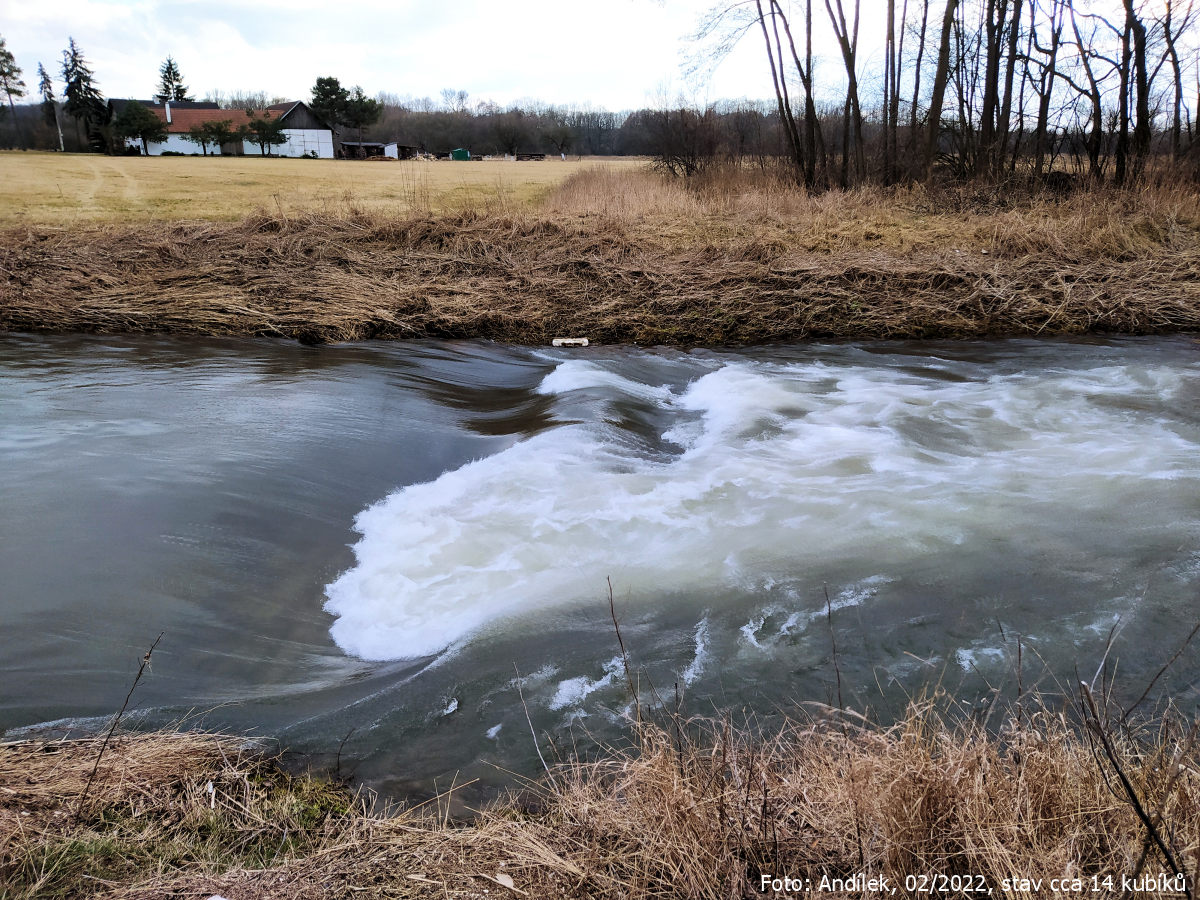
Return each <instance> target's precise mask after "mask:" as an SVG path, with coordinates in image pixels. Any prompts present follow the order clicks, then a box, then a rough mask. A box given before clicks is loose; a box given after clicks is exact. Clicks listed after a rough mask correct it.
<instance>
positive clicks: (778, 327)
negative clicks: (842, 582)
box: [0, 169, 1200, 344]
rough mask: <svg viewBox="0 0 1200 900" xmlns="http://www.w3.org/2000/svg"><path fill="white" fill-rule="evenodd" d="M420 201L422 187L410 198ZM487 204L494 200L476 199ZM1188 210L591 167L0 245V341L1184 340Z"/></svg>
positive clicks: (19, 235)
mask: <svg viewBox="0 0 1200 900" xmlns="http://www.w3.org/2000/svg"><path fill="white" fill-rule="evenodd" d="M412 190H413V191H414V202H418V201H419V200H420V196H419V195H420V191H421V187H420V185H414V186H413V187H412ZM489 196H492V195H490V194H489ZM1198 225H1200V195H1197V193H1196V192H1195V191H1193V190H1190V189H1184V188H1182V187H1164V186H1158V187H1150V188H1146V189H1145V190H1142V191H1138V192H1132V191H1114V190H1089V191H1080V192H1077V193H1075V194H1071V195H1069V196H1066V197H1057V196H1050V195H1046V194H1039V193H1036V192H1027V193H1026V194H1025V195H1017V194H1014V193H1011V192H1010V193H997V192H996V191H994V190H992V189H990V188H989V189H986V190H974V189H968V188H956V189H953V190H951V189H946V190H941V191H939V192H938V193H936V194H929V193H926V192H924V191H923V190H922V189H920V188H911V189H896V190H891V191H884V190H881V189H871V190H868V189H864V190H860V191H855V192H849V193H838V192H828V193H825V194H821V195H808V194H805V193H804V192H803V191H801V190H799V189H797V188H795V187H792V186H789V185H787V184H785V183H784V182H782V181H780V180H778V179H776V178H773V177H771V176H769V175H760V176H755V175H752V174H750V173H747V172H745V171H740V172H736V173H734V174H732V175H725V176H721V177H718V176H717V175H714V176H712V177H710V178H709V179H707V180H699V181H694V182H693V183H692V184H691V185H690V186H689V185H684V184H683V183H681V182H674V181H670V180H667V179H664V178H662V177H660V176H657V175H654V174H652V173H649V172H641V171H626V172H621V173H616V172H613V171H610V170H605V169H594V170H586V171H583V172H580V173H578V174H577V175H575V176H574V177H572V178H569V179H567V180H566V181H565V182H564V183H563V185H562V186H561V187H560V188H558V189H557V190H556V191H554V192H553V193H552V194H551V195H550V196H549V197H548V198H547V199H546V200H545V203H544V206H543V208H542V209H540V210H537V211H530V210H529V209H528V208H527V207H524V206H514V205H513V204H510V203H508V202H507V201H505V200H504V199H503V197H502V196H499V195H497V196H496V197H493V199H490V200H487V201H486V202H484V201H482V200H478V199H477V200H476V201H471V202H470V203H468V204H467V207H466V208H464V209H460V210H459V211H457V212H454V213H444V214H432V213H420V214H413V215H404V216H399V217H397V216H389V215H382V214H378V213H375V212H370V211H366V210H364V209H360V208H357V207H353V206H351V207H348V208H346V209H342V210H339V211H336V212H300V213H295V212H290V211H288V210H284V209H281V210H277V211H268V212H262V213H260V214H259V215H256V216H253V217H250V218H247V219H245V220H242V221H240V222H236V223H196V222H192V223H177V224H173V225H166V226H164V225H158V226H153V227H151V226H113V225H96V226H78V227H74V228H70V229H52V228H28V229H20V230H9V231H7V232H0V271H3V273H4V278H3V281H0V329H4V330H10V331H21V330H33V331H46V330H48V331H85V332H88V331H90V332H118V331H125V332H177V333H196V334H222V335H225V334H250V335H275V336H282V337H293V338H299V339H301V340H306V341H313V342H320V341H339V340H356V339H363V338H419V337H455V338H463V337H481V338H492V339H496V340H502V341H512V342H518V343H541V342H544V341H548V340H550V339H551V338H553V337H556V336H561V335H584V336H587V337H589V338H591V339H592V340H593V341H606V342H636V343H665V344H746V343H761V342H767V341H785V340H802V339H809V338H820V339H831V338H832V339H842V338H854V339H862V338H901V337H903V338H933V337H940V338H947V337H948V338H978V337H991V336H1007V335H1033V334H1039V335H1050V334H1080V333H1086V332H1122V333H1134V334H1144V333H1154V332H1164V331H1186V330H1195V329H1198V328H1200V280H1198V279H1197V277H1196V274H1197V272H1198V271H1200V233H1198Z"/></svg>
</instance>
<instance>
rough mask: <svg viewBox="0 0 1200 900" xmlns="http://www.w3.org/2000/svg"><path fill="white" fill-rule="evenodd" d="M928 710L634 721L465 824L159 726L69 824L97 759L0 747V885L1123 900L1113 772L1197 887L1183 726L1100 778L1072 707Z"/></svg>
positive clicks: (1190, 739) (1191, 756)
mask: <svg viewBox="0 0 1200 900" xmlns="http://www.w3.org/2000/svg"><path fill="white" fill-rule="evenodd" d="M946 701H947V698H945V696H944V695H941V694H940V693H935V694H934V695H932V696H931V697H929V698H928V699H926V700H924V701H921V702H914V703H913V705H912V706H911V707H910V709H909V711H908V713H907V715H906V716H905V717H903V718H902V719H901V721H899V722H898V723H896V724H894V725H892V726H890V727H879V726H875V725H872V724H870V723H869V722H867V721H865V720H863V719H861V718H860V717H857V716H855V715H854V714H851V713H838V714H834V713H832V712H830V711H826V713H825V714H822V715H820V716H817V717H805V718H803V719H796V720H793V721H791V722H789V723H787V724H785V725H783V726H782V727H780V728H777V729H776V730H774V731H771V732H768V733H764V732H763V731H762V730H761V729H756V728H754V727H742V728H737V727H734V726H733V725H732V724H731V723H730V722H728V721H691V722H681V723H677V724H678V725H679V726H680V727H679V728H678V729H672V728H669V727H660V726H658V725H654V724H646V723H643V724H642V725H639V726H636V730H635V735H636V740H635V741H634V743H633V746H631V747H629V748H626V749H615V748H608V749H607V751H606V752H604V753H603V754H601V755H600V756H598V757H597V758H595V759H590V760H588V759H578V760H574V761H571V762H568V763H566V764H563V765H561V766H559V767H557V768H555V769H554V770H553V779H551V778H544V779H543V780H542V781H540V782H539V783H538V784H537V785H536V786H534V788H533V789H532V790H531V791H528V792H526V793H525V794H523V795H522V796H520V797H516V796H514V797H510V798H507V799H505V800H504V801H502V802H500V803H498V804H497V805H495V806H494V807H492V808H490V809H488V810H485V811H482V812H481V813H480V814H479V816H478V817H477V818H476V819H475V820H474V821H472V822H469V823H454V822H451V821H449V820H448V818H447V817H446V816H445V815H444V814H443V813H442V812H440V811H439V810H438V809H434V808H424V809H417V810H410V811H408V812H405V813H401V814H398V815H385V814H377V813H373V812H371V811H370V810H369V809H368V808H367V807H366V806H365V805H363V804H361V803H359V802H358V801H357V800H356V799H355V798H354V797H352V796H350V794H349V793H348V792H347V791H345V790H344V789H339V788H336V787H333V786H330V785H328V784H325V783H322V782H320V781H319V780H316V779H312V778H298V779H296V778H291V777H289V776H286V775H284V774H282V773H281V772H280V771H279V770H278V768H277V767H276V766H275V765H274V764H273V762H272V761H271V760H270V759H268V758H266V757H264V756H263V755H262V754H259V753H251V752H248V751H247V750H246V749H245V748H244V747H243V746H241V745H240V744H239V743H238V742H237V741H236V740H234V739H231V738H227V737H211V736H201V735H169V734H155V735H141V736H136V737H127V738H125V739H123V740H122V741H121V742H120V744H119V745H118V746H117V747H115V748H114V751H113V752H110V754H109V756H108V763H107V769H106V773H105V775H106V777H105V778H104V779H102V780H101V781H100V782H99V785H98V787H99V790H98V791H96V792H95V793H96V800H95V802H94V803H93V804H92V813H91V814H90V816H89V818H88V819H87V820H86V821H85V822H83V823H79V824H75V823H73V822H72V819H71V815H70V812H71V802H72V800H73V799H74V796H75V793H74V792H73V790H72V788H74V791H77V790H78V785H79V784H80V783H82V779H83V777H84V776H85V775H86V769H87V765H88V764H89V763H90V762H91V759H92V754H93V753H94V747H92V746H91V744H90V743H77V742H76V743H52V744H38V745H32V744H21V745H9V746H5V747H3V748H0V884H4V885H7V887H6V888H0V891H6V892H7V893H6V894H4V895H5V896H6V897H12V898H18V897H19V898H25V897H33V896H38V897H43V896H47V897H55V896H62V897H65V896H84V895H93V894H94V895H97V896H106V897H120V898H139V900H140V898H145V900H148V898H152V897H153V898H158V897H166V896H170V897H208V896H211V895H212V894H214V893H217V894H220V895H221V896H223V897H227V898H230V900H243V898H246V900H248V898H284V897H287V898H307V897H313V898H316V897H338V898H340V897H426V896H428V897H444V896H463V897H479V898H483V897H486V896H489V894H490V896H492V897H494V896H497V895H499V896H506V895H514V896H529V897H629V898H642V897H686V898H728V897H750V896H759V891H760V889H761V888H762V886H763V878H764V877H767V876H769V879H770V878H776V877H778V878H783V877H785V876H786V877H790V878H793V879H809V883H810V884H811V885H812V886H813V887H812V888H811V890H816V886H817V885H819V884H820V883H821V882H822V879H827V880H828V881H827V882H826V883H827V884H831V885H832V884H835V882H834V881H833V879H838V878H841V879H846V878H850V877H854V876H855V875H860V874H861V875H863V876H866V877H873V878H876V879H879V878H882V879H885V880H886V883H887V886H888V887H887V889H882V888H875V889H872V888H870V887H867V888H865V889H856V890H852V891H848V892H843V893H842V894H841V895H842V896H846V895H847V894H852V895H854V896H867V897H874V896H893V895H892V894H891V893H890V889H891V887H896V888H897V891H896V893H895V895H894V896H900V897H918V896H930V893H929V890H931V889H932V888H933V887H935V886H936V885H935V884H934V883H933V882H930V881H928V880H927V879H929V878H933V877H935V876H936V877H944V878H945V879H946V880H947V884H949V883H953V884H955V885H959V886H962V885H966V884H970V885H974V886H976V887H980V886H982V887H990V888H992V891H993V895H994V896H1007V897H1026V896H1048V895H1049V894H1050V893H1051V892H1050V891H1049V884H1050V879H1054V878H1057V879H1064V878H1065V879H1079V881H1080V883H1081V884H1082V885H1084V888H1083V892H1084V893H1087V894H1089V895H1095V894H1104V895H1109V894H1115V893H1119V892H1120V886H1121V884H1122V878H1128V879H1134V878H1139V879H1142V880H1141V881H1140V882H1139V883H1140V884H1142V885H1143V886H1144V885H1147V884H1149V879H1151V878H1153V879H1156V881H1155V884H1156V885H1159V886H1160V887H1161V885H1162V884H1163V882H1162V880H1161V877H1160V876H1163V875H1169V876H1171V877H1172V878H1173V876H1174V873H1173V872H1170V871H1169V870H1168V869H1167V868H1166V867H1165V864H1164V861H1163V858H1162V857H1161V856H1160V855H1159V854H1158V853H1157V851H1156V850H1155V849H1154V848H1153V847H1150V848H1149V850H1148V849H1147V848H1148V844H1149V839H1148V833H1147V829H1146V827H1145V824H1144V822H1143V820H1142V818H1140V817H1139V813H1138V811H1137V809H1136V808H1135V807H1134V805H1133V804H1131V803H1130V802H1129V798H1128V796H1126V794H1125V793H1124V792H1123V790H1122V789H1121V787H1120V786H1119V784H1118V781H1117V776H1116V774H1115V773H1116V772H1118V771H1119V772H1120V776H1121V778H1123V779H1127V781H1128V783H1129V785H1130V787H1131V789H1132V790H1133V791H1134V792H1135V794H1136V796H1137V797H1138V798H1139V801H1140V802H1141V803H1142V804H1143V806H1144V808H1145V810H1148V811H1150V812H1151V813H1153V814H1154V816H1155V817H1156V819H1155V821H1157V822H1158V823H1159V828H1160V830H1161V833H1162V835H1163V839H1164V841H1166V842H1168V843H1169V846H1170V847H1171V849H1172V852H1173V853H1175V854H1176V855H1177V860H1178V862H1179V864H1180V865H1181V867H1182V868H1183V869H1184V870H1185V872H1186V874H1187V876H1188V884H1189V885H1191V884H1194V881H1193V880H1192V879H1194V876H1195V874H1196V871H1197V866H1200V750H1198V749H1197V747H1196V741H1195V733H1194V731H1192V730H1189V729H1188V728H1187V727H1186V724H1187V723H1186V722H1184V721H1183V720H1182V719H1181V718H1180V717H1178V716H1177V715H1175V714H1168V715H1166V716H1162V717H1159V719H1158V720H1157V724H1156V725H1155V726H1154V727H1153V728H1149V729H1137V728H1132V727H1124V728H1114V729H1111V730H1107V731H1105V741H1106V742H1107V744H1108V746H1109V748H1110V749H1111V752H1112V754H1113V761H1114V763H1115V765H1116V766H1117V767H1119V768H1117V769H1114V768H1113V766H1112V765H1110V764H1109V761H1108V759H1107V758H1106V756H1105V755H1104V754H1105V753H1107V752H1108V751H1106V750H1102V749H1101V747H1100V745H1099V743H1098V741H1097V740H1096V737H1095V735H1094V734H1092V733H1091V732H1090V731H1089V729H1088V728H1087V726H1086V724H1080V723H1078V722H1076V721H1075V720H1073V719H1072V717H1071V716H1070V715H1069V714H1068V713H1066V712H1063V711H1057V710H1054V709H1051V708H1049V707H1047V706H1037V705H1035V704H1032V703H1031V702H1030V701H1029V698H1026V705H1025V708H1024V712H1023V713H1022V714H1021V715H1020V716H1016V715H1014V716H1013V717H1012V718H1011V719H1010V720H1009V721H1008V722H1007V724H1005V725H1004V726H1003V727H1002V728H1000V729H999V730H998V731H997V730H993V731H991V732H989V731H986V730H985V729H984V728H983V727H982V726H981V725H979V724H978V723H972V722H964V721H963V720H962V719H961V717H950V716H948V715H946V713H945V710H946V709H947V708H948V706H949V704H948V703H947V702H946ZM672 732H674V733H672ZM210 785H211V790H210V789H209V786H210ZM769 879H768V880H769ZM951 879H953V881H951ZM1021 879H1026V880H1027V882H1022V881H1020V880H1021ZM1038 882H1040V884H1041V887H1040V889H1039V888H1036V887H1034V885H1035V884H1036V883H1038ZM1110 884H1111V885H1115V887H1114V888H1113V890H1106V889H1105V885H1110ZM1171 884H1172V885H1175V884H1177V882H1175V881H1173V880H1172V881H1171ZM922 888H923V889H925V890H924V892H922ZM1094 888H1095V889H1097V890H1095V891H1094ZM767 893H768V895H771V894H772V892H771V891H769V890H768V891H767ZM833 893H834V895H837V894H838V892H836V891H835V892H833ZM969 893H970V891H969V890H960V889H950V888H949V887H944V889H942V890H933V894H934V895H937V896H966V895H968V894H969ZM775 895H777V896H779V895H781V894H779V893H778V892H776V893H775ZM1137 896H1141V897H1158V896H1177V897H1178V896H1183V894H1182V893H1181V892H1175V891H1174V890H1173V889H1168V890H1162V889H1160V888H1155V889H1153V890H1143V891H1139V892H1138V893H1137Z"/></svg>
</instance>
